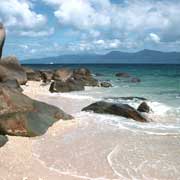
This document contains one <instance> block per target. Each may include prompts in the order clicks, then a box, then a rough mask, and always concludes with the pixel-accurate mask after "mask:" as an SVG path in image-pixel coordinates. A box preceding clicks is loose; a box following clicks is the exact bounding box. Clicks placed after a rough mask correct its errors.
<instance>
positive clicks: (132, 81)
mask: <svg viewBox="0 0 180 180" xmlns="http://www.w3.org/2000/svg"><path fill="white" fill-rule="evenodd" d="M130 82H131V83H140V82H141V80H140V79H139V78H136V77H134V78H132V79H131V80H130Z"/></svg>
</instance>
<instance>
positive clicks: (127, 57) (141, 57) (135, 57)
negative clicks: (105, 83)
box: [21, 49, 180, 64]
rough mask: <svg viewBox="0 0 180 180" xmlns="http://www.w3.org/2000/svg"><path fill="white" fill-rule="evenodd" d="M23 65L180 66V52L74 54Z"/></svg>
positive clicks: (26, 62)
mask: <svg viewBox="0 0 180 180" xmlns="http://www.w3.org/2000/svg"><path fill="white" fill-rule="evenodd" d="M21 63H22V64H121V63H123V64H180V52H161V51H154V50H147V49H145V50H142V51H139V52H135V53H128V52H121V51H112V52H110V53H108V54H104V55H102V54H101V55H100V54H74V55H61V56H57V57H48V58H40V59H28V60H23V61H21Z"/></svg>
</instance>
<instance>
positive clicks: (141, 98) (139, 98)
mask: <svg viewBox="0 0 180 180" xmlns="http://www.w3.org/2000/svg"><path fill="white" fill-rule="evenodd" d="M104 99H105V100H111V99H113V100H118V99H120V100H121V99H122V100H142V101H146V100H147V99H146V98H143V97H136V96H128V97H106V98H104Z"/></svg>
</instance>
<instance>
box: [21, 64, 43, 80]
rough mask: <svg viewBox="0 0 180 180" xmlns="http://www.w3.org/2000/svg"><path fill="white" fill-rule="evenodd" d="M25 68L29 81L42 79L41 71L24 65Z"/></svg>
mask: <svg viewBox="0 0 180 180" xmlns="http://www.w3.org/2000/svg"><path fill="white" fill-rule="evenodd" d="M23 69H24V71H25V72H26V75H27V80H28V81H41V73H40V72H39V71H35V70H33V69H31V68H29V67H23Z"/></svg>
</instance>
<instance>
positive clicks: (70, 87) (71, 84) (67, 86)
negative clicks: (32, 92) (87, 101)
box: [49, 79, 84, 93]
mask: <svg viewBox="0 0 180 180" xmlns="http://www.w3.org/2000/svg"><path fill="white" fill-rule="evenodd" d="M82 90H84V85H83V84H82V83H81V82H79V81H76V80H73V79H69V80H67V81H54V82H52V83H51V85H50V88H49V91H50V92H51V93H54V92H71V91H82Z"/></svg>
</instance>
